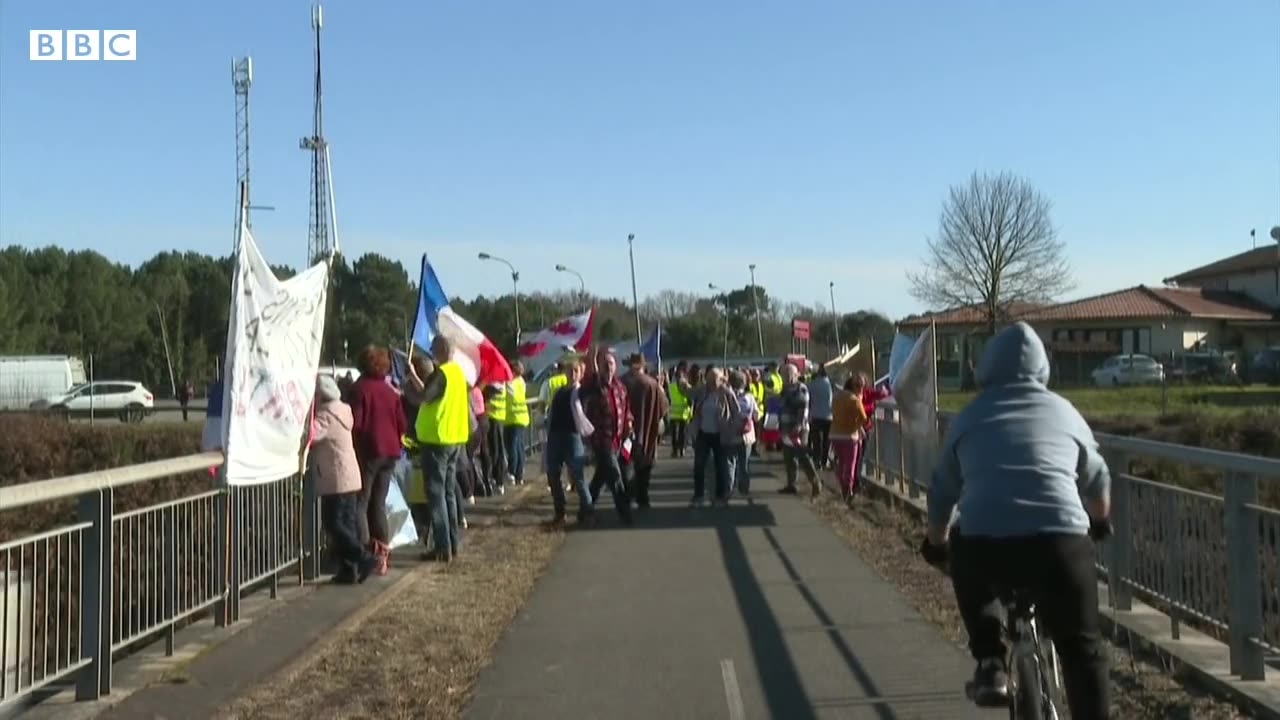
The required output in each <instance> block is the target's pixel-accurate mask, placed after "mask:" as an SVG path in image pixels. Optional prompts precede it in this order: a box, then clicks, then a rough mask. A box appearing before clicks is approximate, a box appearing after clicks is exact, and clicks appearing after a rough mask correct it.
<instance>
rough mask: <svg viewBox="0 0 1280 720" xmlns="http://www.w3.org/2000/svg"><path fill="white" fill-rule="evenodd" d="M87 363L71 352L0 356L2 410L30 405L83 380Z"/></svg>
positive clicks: (64, 390)
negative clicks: (64, 353) (71, 355)
mask: <svg viewBox="0 0 1280 720" xmlns="http://www.w3.org/2000/svg"><path fill="white" fill-rule="evenodd" d="M84 381H85V375H84V363H83V362H81V361H80V359H79V358H74V357H70V356H68V355H0V410H26V409H28V408H30V407H31V404H32V403H34V402H37V401H40V400H43V399H45V398H47V397H49V396H51V395H59V394H62V393H65V392H66V391H67V390H69V389H71V387H72V386H74V385H80V384H82V383H84Z"/></svg>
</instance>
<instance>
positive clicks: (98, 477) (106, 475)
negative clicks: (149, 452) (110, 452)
mask: <svg viewBox="0 0 1280 720" xmlns="http://www.w3.org/2000/svg"><path fill="white" fill-rule="evenodd" d="M222 460H223V456H222V453H221V452H217V451H213V452H206V453H198V454H196V455H184V456H183V457H177V458H169V459H167V460H156V461H154V462H148V463H141V464H139V465H127V466H125V467H118V468H111V469H109V470H98V471H95V472H87V473H80V474H78V475H66V476H64V477H58V478H52V479H49V480H37V481H35V482H29V483H21V484H19V485H6V486H4V487H0V511H3V510H13V509H15V508H20V507H26V506H28V505H35V504H37V503H42V502H50V501H53V500H65V499H67V498H73V497H77V496H79V495H83V494H84V493H87V492H93V491H95V490H106V489H115V488H120V487H125V486H126V485H134V484H137V483H140V482H146V481H148V480H158V479H160V478H165V477H171V476H173V475H182V474H185V473H191V472H198V471H201V470H207V469H209V468H211V467H218V466H220V465H222Z"/></svg>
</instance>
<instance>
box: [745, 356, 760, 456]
mask: <svg viewBox="0 0 1280 720" xmlns="http://www.w3.org/2000/svg"><path fill="white" fill-rule="evenodd" d="M749 377H750V379H749V380H748V382H747V391H748V392H749V393H750V394H751V397H753V398H754V399H755V401H756V410H757V414H756V417H755V421H756V424H757V425H759V424H760V423H763V422H764V381H763V380H761V379H760V369H759V368H751V369H750V375H749ZM751 457H753V458H758V457H760V443H759V442H754V443H751Z"/></svg>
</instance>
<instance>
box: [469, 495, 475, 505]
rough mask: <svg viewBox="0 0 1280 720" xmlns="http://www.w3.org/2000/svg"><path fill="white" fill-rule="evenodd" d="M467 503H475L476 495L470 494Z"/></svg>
mask: <svg viewBox="0 0 1280 720" xmlns="http://www.w3.org/2000/svg"><path fill="white" fill-rule="evenodd" d="M467 504H468V505H475V504H476V496H475V495H472V496H471V497H469V498H467Z"/></svg>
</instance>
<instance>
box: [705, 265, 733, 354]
mask: <svg viewBox="0 0 1280 720" xmlns="http://www.w3.org/2000/svg"><path fill="white" fill-rule="evenodd" d="M707 289H708V290H710V291H712V292H716V293H719V292H723V291H722V290H720V288H718V287H716V286H715V283H707ZM712 302H713V303H714V302H715V300H712ZM720 305H721V307H723V308H724V354H723V357H722V358H721V362H722V364H723V365H724V367H725V368H726V369H727V368H728V367H729V300H728V299H727V298H726V299H725V300H724V301H723V302H721V303H720Z"/></svg>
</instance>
